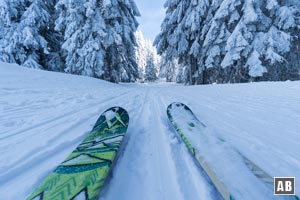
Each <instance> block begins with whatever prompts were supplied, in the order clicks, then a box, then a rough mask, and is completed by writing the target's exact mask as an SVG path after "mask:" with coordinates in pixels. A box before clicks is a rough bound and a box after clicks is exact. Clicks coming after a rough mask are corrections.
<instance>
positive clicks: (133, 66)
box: [103, 0, 140, 82]
mask: <svg viewBox="0 0 300 200" xmlns="http://www.w3.org/2000/svg"><path fill="white" fill-rule="evenodd" d="M103 16H104V20H105V23H106V32H107V35H106V38H105V39H104V47H105V51H106V54H105V57H104V75H103V78H104V79H106V80H110V81H113V82H119V81H126V82H131V81H135V80H136V79H137V78H138V75H139V74H138V64H137V61H136V56H135V47H136V40H135V35H134V33H135V32H136V30H137V27H138V22H137V21H136V18H135V17H136V16H140V13H139V11H138V9H137V7H136V4H135V3H134V1H133V0H105V1H104V2H103Z"/></svg>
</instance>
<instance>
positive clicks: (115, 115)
mask: <svg viewBox="0 0 300 200" xmlns="http://www.w3.org/2000/svg"><path fill="white" fill-rule="evenodd" d="M128 123H129V116H128V113H127V111H126V110H124V109H123V108H121V107H113V108H110V109H108V110H106V111H105V112H104V113H103V114H101V116H100V117H99V118H98V120H97V122H96V124H95V126H94V127H93V129H92V131H91V132H90V133H89V135H88V136H87V137H86V138H85V139H84V140H83V141H82V142H81V143H80V144H79V146H78V147H77V148H76V149H75V150H74V151H73V152H72V153H71V154H70V155H69V156H68V157H67V158H66V159H65V160H64V161H63V162H62V163H61V164H60V165H59V166H58V167H57V168H56V169H55V170H54V171H53V172H52V173H51V174H50V175H49V176H47V177H46V178H45V180H44V181H43V182H42V183H41V184H40V185H39V186H38V187H37V188H36V189H35V190H34V191H33V192H32V193H31V194H30V195H29V196H28V197H27V200H70V199H73V200H75V199H81V200H96V199H97V198H98V196H99V193H100V191H101V189H102V187H103V185H104V183H105V181H106V178H107V176H108V174H109V172H110V171H111V168H112V165H113V163H114V162H115V159H116V155H117V152H118V150H119V147H120V145H121V143H122V140H123V137H124V135H125V133H126V130H127V127H128Z"/></svg>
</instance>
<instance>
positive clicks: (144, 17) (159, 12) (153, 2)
mask: <svg viewBox="0 0 300 200" xmlns="http://www.w3.org/2000/svg"><path fill="white" fill-rule="evenodd" d="M165 1H166V0H135V3H136V4H137V6H138V8H139V10H140V13H141V17H137V19H138V21H139V23H140V25H139V30H141V31H142V32H143V34H144V36H145V38H147V39H150V40H152V41H153V40H154V39H155V37H156V36H157V35H158V33H159V32H160V25H161V23H162V21H163V19H164V16H165V11H164V7H163V5H164V3H165Z"/></svg>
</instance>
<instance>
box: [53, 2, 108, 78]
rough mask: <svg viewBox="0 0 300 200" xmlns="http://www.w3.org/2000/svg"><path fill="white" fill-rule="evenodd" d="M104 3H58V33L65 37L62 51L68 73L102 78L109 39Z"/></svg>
mask: <svg viewBox="0 0 300 200" xmlns="http://www.w3.org/2000/svg"><path fill="white" fill-rule="evenodd" d="M101 5H102V1H98V0H88V1H85V0H71V1H69V0H59V1H58V3H57V5H56V8H57V10H58V11H59V13H60V15H59V18H58V19H57V20H56V26H55V28H56V30H58V31H61V32H62V33H63V34H64V40H65V41H64V43H63V45H62V48H63V49H64V50H65V51H66V52H67V53H66V54H67V56H66V63H65V65H66V68H65V71H66V72H68V73H72V74H80V75H86V76H93V77H102V76H103V74H104V72H103V59H104V53H105V51H104V47H103V40H104V38H105V36H106V33H105V22H104V19H103V17H102V15H101Z"/></svg>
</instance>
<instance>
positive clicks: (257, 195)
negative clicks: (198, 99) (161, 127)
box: [167, 103, 299, 200]
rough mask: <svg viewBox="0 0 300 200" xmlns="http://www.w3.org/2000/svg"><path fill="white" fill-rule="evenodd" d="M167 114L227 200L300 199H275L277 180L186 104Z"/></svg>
mask: <svg viewBox="0 0 300 200" xmlns="http://www.w3.org/2000/svg"><path fill="white" fill-rule="evenodd" d="M167 115H168V118H169V120H170V122H171V123H172V125H173V126H174V129H175V130H176V132H177V133H178V135H180V137H181V138H182V140H183V142H184V143H185V144H186V146H187V148H188V149H189V151H190V152H191V154H192V155H193V156H194V157H195V158H196V159H197V161H198V163H199V164H200V166H201V168H202V169H203V170H204V171H205V172H206V174H207V175H208V176H209V178H210V179H211V181H212V183H213V184H214V185H215V187H216V188H217V190H218V191H219V193H220V194H221V196H222V197H223V198H224V199H226V200H227V199H242V200H247V199H249V200H253V199H299V198H298V197H296V196H274V190H273V187H274V186H273V178H272V177H271V176H270V175H268V174H267V173H266V172H264V170H262V169H261V168H260V167H259V166H258V165H256V164H255V163H253V162H252V161H251V160H250V159H248V158H246V157H245V156H244V155H243V154H241V153H240V152H238V151H237V150H236V149H235V148H234V147H231V146H230V145H229V144H228V143H227V142H226V141H225V140H224V139H222V138H220V136H218V135H216V133H215V131H213V130H210V129H209V128H208V127H206V126H205V125H204V124H203V123H202V122H200V121H199V120H198V119H197V118H196V116H195V115H194V113H193V112H192V111H191V109H190V108H188V107H187V106H186V105H184V104H182V103H172V104H170V105H169V106H168V108H167Z"/></svg>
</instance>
